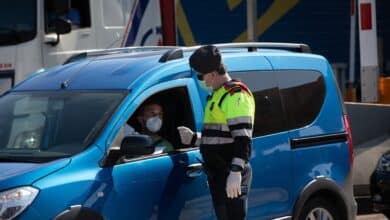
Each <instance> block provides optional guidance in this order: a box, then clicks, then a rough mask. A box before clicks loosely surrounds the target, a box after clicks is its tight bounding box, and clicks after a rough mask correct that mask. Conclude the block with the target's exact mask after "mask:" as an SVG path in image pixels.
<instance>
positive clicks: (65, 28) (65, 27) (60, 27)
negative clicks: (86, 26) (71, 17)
mask: <svg viewBox="0 0 390 220" xmlns="http://www.w3.org/2000/svg"><path fill="white" fill-rule="evenodd" d="M54 25H55V30H56V33H57V34H67V33H69V32H70V31H71V30H72V24H71V23H70V22H69V21H68V20H66V19H63V18H57V19H56V20H55V22H54Z"/></svg>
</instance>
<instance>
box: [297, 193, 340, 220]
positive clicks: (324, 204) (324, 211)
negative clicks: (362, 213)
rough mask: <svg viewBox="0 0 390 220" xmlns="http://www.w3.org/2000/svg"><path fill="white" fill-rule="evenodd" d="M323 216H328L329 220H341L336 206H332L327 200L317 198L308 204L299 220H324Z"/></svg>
mask: <svg viewBox="0 0 390 220" xmlns="http://www.w3.org/2000/svg"><path fill="white" fill-rule="evenodd" d="M322 215H326V216H327V217H328V218H325V219H328V220H341V217H340V212H339V211H338V209H337V207H336V206H335V204H332V202H330V201H329V200H327V199H324V198H321V197H315V198H312V199H310V200H309V201H307V202H306V204H305V205H304V206H303V208H302V211H301V213H300V215H299V218H298V219H299V220H317V219H323V218H321V216H322Z"/></svg>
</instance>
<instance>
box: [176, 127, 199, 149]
mask: <svg viewBox="0 0 390 220" xmlns="http://www.w3.org/2000/svg"><path fill="white" fill-rule="evenodd" d="M177 130H178V131H179V134H180V139H181V143H183V144H185V145H190V144H191V141H192V138H194V136H195V135H196V134H195V133H194V132H193V131H191V129H189V128H187V127H184V126H179V127H177Z"/></svg>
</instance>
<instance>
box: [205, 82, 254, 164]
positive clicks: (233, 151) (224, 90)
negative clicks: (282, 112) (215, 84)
mask: <svg viewBox="0 0 390 220" xmlns="http://www.w3.org/2000/svg"><path fill="white" fill-rule="evenodd" d="M254 114H255V101H254V98H253V95H252V93H251V91H250V90H249V89H248V87H247V86H246V85H245V84H243V83H242V82H240V81H237V80H232V81H229V82H227V83H225V84H224V85H223V86H222V87H220V88H219V89H217V90H216V91H214V93H213V94H212V96H211V97H209V99H208V101H207V104H206V108H205V115H204V120H203V129H202V139H201V146H200V151H201V153H202V156H203V159H204V160H205V162H206V165H208V166H209V168H212V169H223V167H226V166H229V165H230V163H231V160H232V158H234V157H238V158H242V159H244V160H245V161H248V160H249V157H250V154H251V148H252V144H251V142H252V132H253V124H254Z"/></svg>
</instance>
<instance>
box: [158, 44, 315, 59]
mask: <svg viewBox="0 0 390 220" xmlns="http://www.w3.org/2000/svg"><path fill="white" fill-rule="evenodd" d="M213 45H214V46H216V47H218V48H219V49H229V48H231V49H240V48H241V49H247V50H248V52H254V51H257V49H258V48H262V49H283V50H290V51H294V52H300V53H311V49H310V46H309V45H307V44H303V43H279V42H242V43H226V44H213ZM199 47H201V46H192V47H176V48H173V49H171V50H168V51H167V52H165V53H164V54H163V55H162V56H161V58H160V60H159V62H161V63H163V62H167V61H170V60H175V59H180V58H183V52H187V51H194V50H196V49H198V48H199Z"/></svg>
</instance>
